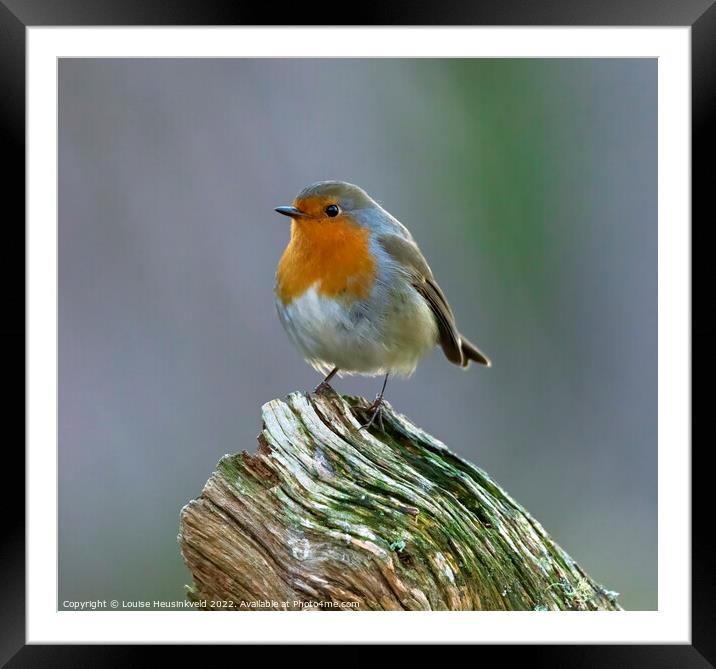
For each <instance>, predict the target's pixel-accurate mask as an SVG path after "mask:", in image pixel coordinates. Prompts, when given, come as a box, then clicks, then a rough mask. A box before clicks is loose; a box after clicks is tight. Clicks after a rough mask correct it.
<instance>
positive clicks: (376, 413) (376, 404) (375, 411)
mask: <svg viewBox="0 0 716 669" xmlns="http://www.w3.org/2000/svg"><path fill="white" fill-rule="evenodd" d="M387 385H388V374H386V375H385V378H384V379H383V387H382V388H381V389H380V392H379V393H378V394H377V395H376V396H375V399H374V400H373V404H371V405H370V406H369V407H368V411H369V412H370V418H369V419H368V422H367V423H366V424H365V425H362V426H361V430H362V429H363V428H365V429H368V428H369V427H370V426H371V425H373V423H374V422H375V419H376V418H377V419H378V424H379V425H380V429H381V431H382V432H385V428H384V427H383V395H385V387H386V386H387Z"/></svg>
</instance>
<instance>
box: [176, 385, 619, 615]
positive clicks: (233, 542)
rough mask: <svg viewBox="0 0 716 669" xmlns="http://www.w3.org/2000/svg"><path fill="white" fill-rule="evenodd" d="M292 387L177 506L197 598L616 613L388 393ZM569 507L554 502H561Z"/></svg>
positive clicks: (243, 604) (531, 525)
mask: <svg viewBox="0 0 716 669" xmlns="http://www.w3.org/2000/svg"><path fill="white" fill-rule="evenodd" d="M367 406H368V403H367V402H366V401H365V400H364V399H358V398H350V397H339V396H338V395H336V394H335V393H333V392H332V391H328V392H327V393H323V394H312V395H308V396H307V395H305V394H303V393H293V394H291V395H289V396H288V397H287V398H286V399H285V400H273V401H271V402H268V403H267V404H266V405H264V407H263V411H262V413H263V421H264V426H263V430H262V432H261V434H260V435H259V437H258V441H259V447H258V450H257V451H256V453H255V454H249V453H247V452H245V451H244V452H242V453H240V454H237V455H226V456H224V457H223V458H222V459H221V461H220V462H219V465H218V468H217V471H216V472H214V473H213V474H212V476H211V477H210V479H209V480H208V481H207V483H206V485H205V487H204V490H203V491H202V493H201V496H200V497H199V498H198V499H196V500H193V501H191V502H190V503H189V504H187V505H186V506H185V507H184V508H183V509H182V512H181V520H180V525H181V526H180V533H179V537H178V538H179V544H180V547H181V553H182V556H183V558H184V561H185V562H186V564H187V566H188V567H189V569H190V571H191V574H192V577H193V584H192V585H191V586H190V587H189V590H188V596H189V597H190V598H191V599H192V600H195V601H197V602H225V603H227V606H230V607H231V608H233V609H236V610H248V609H255V608H259V609H287V610H288V609H300V608H322V609H334V608H342V609H346V608H355V609H360V610H425V609H432V610H437V609H443V610H444V609H451V610H535V611H540V610H582V611H587V610H590V611H594V610H619V609H620V606H619V605H618V603H617V601H616V593H614V592H610V591H609V590H606V589H605V588H603V587H602V586H600V585H599V584H597V583H595V582H594V581H593V580H592V579H591V578H590V577H589V576H588V575H587V574H586V573H585V572H584V571H583V570H582V569H581V568H580V567H579V566H578V565H577V564H576V563H575V562H574V561H573V560H572V559H571V558H570V557H569V556H568V555H567V554H566V553H565V552H564V551H563V550H562V549H561V548H560V547H559V546H558V545H557V544H555V543H554V541H552V539H551V538H550V537H549V536H548V535H547V533H546V532H545V531H544V529H543V528H542V527H541V525H540V524H539V523H538V522H537V521H536V520H534V519H533V518H532V517H531V516H530V515H529V514H528V513H527V511H525V509H524V508H522V507H521V506H520V505H519V504H517V502H515V501H514V500H513V499H512V498H511V497H510V496H509V495H508V494H507V493H506V492H505V491H504V490H503V489H502V488H501V487H500V486H499V485H498V484H497V483H495V481H493V480H492V479H491V478H490V477H489V476H488V475H487V474H486V473H485V472H483V471H482V470H480V469H479V468H477V467H475V466H474V465H472V464H471V463H469V462H467V461H465V460H463V459H462V458H460V457H458V456H457V455H455V454H454V453H452V452H451V451H449V450H448V449H447V448H446V447H445V445H444V444H442V443H441V442H439V441H438V440H436V439H435V438H433V437H431V436H430V435H428V434H426V433H425V432H423V431H422V430H420V429H419V428H417V427H416V426H414V425H413V424H411V423H410V422H409V421H408V420H407V419H406V418H405V417H403V416H401V415H399V414H397V413H395V412H394V411H393V410H392V408H391V407H390V405H386V410H385V411H384V415H383V429H380V426H379V425H375V426H373V427H372V428H371V430H370V431H366V430H361V429H359V428H360V425H361V424H362V423H364V422H366V414H365V411H366V407H367ZM568 512H569V511H568V509H566V510H565V513H568Z"/></svg>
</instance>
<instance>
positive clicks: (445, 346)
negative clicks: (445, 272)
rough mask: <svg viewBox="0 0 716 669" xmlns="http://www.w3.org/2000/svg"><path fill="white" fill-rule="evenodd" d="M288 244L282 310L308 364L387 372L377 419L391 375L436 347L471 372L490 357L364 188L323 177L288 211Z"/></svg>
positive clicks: (279, 299)
mask: <svg viewBox="0 0 716 669" xmlns="http://www.w3.org/2000/svg"><path fill="white" fill-rule="evenodd" d="M276 211H277V212H278V213H279V214H283V215H284V216H288V217H289V218H291V240H290V241H289V243H288V246H287V247H286V250H285V251H284V253H283V256H282V257H281V260H280V261H279V263H278V268H277V271H276V284H275V292H276V307H277V310H278V315H279V318H280V320H281V323H282V324H283V327H284V329H285V330H286V332H287V333H288V336H289V337H290V338H291V340H292V341H293V343H294V344H295V346H296V347H297V348H298V349H299V351H301V353H302V354H303V356H304V358H305V359H306V361H307V362H308V363H309V364H311V365H312V366H313V367H314V368H315V369H316V370H317V371H319V372H321V373H323V374H326V377H325V379H324V380H323V381H322V382H321V383H320V384H319V385H318V387H317V388H316V391H319V390H322V389H324V388H327V387H329V383H330V381H331V379H333V377H334V376H335V375H336V374H338V375H339V376H342V375H343V374H363V375H368V376H378V375H385V379H384V380H383V386H382V388H381V390H380V393H379V394H378V395H377V396H376V398H375V401H374V402H373V404H372V405H371V407H370V412H371V413H370V421H369V423H368V426H370V425H371V424H372V423H373V420H374V419H375V417H376V415H378V414H379V412H380V408H381V405H382V403H383V396H384V394H385V387H386V384H387V382H388V376H390V375H391V374H392V375H403V376H408V375H410V374H411V373H412V372H413V371H414V370H415V368H416V366H417V364H418V361H419V360H420V359H421V358H422V357H423V356H424V355H426V354H427V353H428V352H429V351H431V350H432V349H433V348H434V347H435V346H436V345H437V344H440V346H441V347H442V350H443V352H444V353H445V356H446V357H447V359H448V360H449V361H450V362H452V363H454V364H456V365H460V366H461V367H463V368H465V367H467V366H468V365H469V364H470V361H474V362H478V363H480V364H481V365H486V366H487V367H489V366H490V360H489V359H488V358H487V356H485V355H484V354H483V353H482V352H481V351H480V350H479V349H478V348H477V347H476V346H475V345H474V344H472V343H470V342H469V341H468V340H467V339H465V337H463V336H462V335H461V334H460V332H459V331H458V329H457V326H456V324H455V316H454V315H453V312H452V309H451V308H450V305H449V304H448V302H447V299H446V298H445V295H444V293H443V291H442V290H441V289H440V286H438V284H437V282H436V281H435V278H434V277H433V273H432V271H431V270H430V267H429V265H428V263H427V262H426V260H425V258H424V257H423V254H422V253H421V252H420V249H419V248H418V245H417V244H416V243H415V240H414V239H413V237H412V235H411V234H410V232H409V231H408V229H407V228H406V227H405V226H404V225H403V224H402V223H400V222H399V221H398V220H397V219H395V218H394V217H393V216H391V215H390V214H389V213H388V212H387V211H386V210H385V209H383V207H381V206H380V205H379V204H378V203H377V202H376V201H375V200H373V199H372V198H371V197H370V196H369V195H368V194H367V193H366V192H365V191H364V190H363V189H362V188H359V187H358V186H354V185H353V184H349V183H346V182H344V181H319V182H318V183H314V184H311V185H310V186H307V187H306V188H304V189H303V190H302V191H301V192H300V193H299V194H298V196H297V197H296V199H295V200H294V201H293V204H292V205H291V206H283V207H276Z"/></svg>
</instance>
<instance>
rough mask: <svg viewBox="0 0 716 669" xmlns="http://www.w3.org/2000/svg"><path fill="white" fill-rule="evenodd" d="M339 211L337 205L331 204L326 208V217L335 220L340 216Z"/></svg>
mask: <svg viewBox="0 0 716 669" xmlns="http://www.w3.org/2000/svg"><path fill="white" fill-rule="evenodd" d="M339 211H340V209H339V208H338V205H337V204H329V205H328V206H327V207H326V216H330V217H331V218H333V217H334V216H338V212H339Z"/></svg>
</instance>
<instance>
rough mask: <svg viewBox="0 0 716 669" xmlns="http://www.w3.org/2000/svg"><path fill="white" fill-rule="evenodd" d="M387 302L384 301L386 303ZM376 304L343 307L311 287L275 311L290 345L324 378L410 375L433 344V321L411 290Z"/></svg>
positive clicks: (365, 303) (406, 289) (369, 302)
mask: <svg viewBox="0 0 716 669" xmlns="http://www.w3.org/2000/svg"><path fill="white" fill-rule="evenodd" d="M386 297H387V298H388V299H385V298H386ZM381 302H382V303H383V306H382V308H379V307H377V305H376V304H375V301H373V300H371V301H360V302H355V303H354V304H353V305H351V307H350V308H347V307H346V306H345V304H344V302H343V301H341V300H337V299H334V298H328V297H324V296H322V295H319V294H318V292H317V291H316V287H315V286H313V287H312V288H310V289H309V290H307V291H306V292H305V293H304V294H303V295H301V296H300V297H298V298H295V299H294V300H293V301H292V302H291V303H290V304H289V305H284V304H283V303H282V302H281V301H280V300H278V301H277V303H276V306H277V309H278V315H279V318H280V319H281V322H282V324H283V326H284V328H285V329H286V332H287V333H288V335H289V336H290V337H291V339H292V341H293V343H294V344H295V345H296V346H297V347H298V349H299V350H300V351H301V352H302V353H303V355H304V357H305V358H306V360H307V361H308V362H309V363H310V364H311V365H312V366H313V367H314V368H316V369H317V370H319V371H320V372H322V373H324V374H325V373H327V372H328V371H330V370H331V369H332V368H333V367H338V368H339V369H340V372H339V374H340V373H344V374H350V373H357V374H365V375H369V376H374V375H378V374H387V373H390V374H398V375H406V376H407V375H409V374H411V373H412V372H413V371H414V370H415V367H416V366H417V364H418V361H419V360H420V358H421V357H422V356H424V355H425V354H426V353H427V352H429V351H430V349H432V348H433V347H434V346H435V345H436V343H437V337H438V331H437V324H436V323H435V317H434V316H433V313H432V311H431V310H430V307H429V306H428V305H427V303H426V302H425V301H424V299H423V298H422V297H421V296H420V295H419V294H418V293H417V292H416V291H415V290H414V289H412V287H408V286H405V287H404V288H403V290H401V291H400V292H394V291H391V293H390V295H389V296H385V295H384V296H383V299H381Z"/></svg>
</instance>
